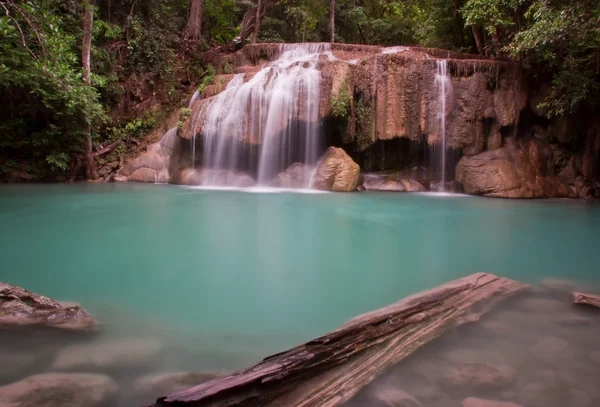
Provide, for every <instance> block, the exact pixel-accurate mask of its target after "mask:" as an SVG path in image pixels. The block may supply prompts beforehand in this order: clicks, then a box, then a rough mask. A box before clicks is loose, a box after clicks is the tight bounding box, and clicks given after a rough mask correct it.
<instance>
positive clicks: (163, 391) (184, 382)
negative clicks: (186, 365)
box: [134, 372, 220, 397]
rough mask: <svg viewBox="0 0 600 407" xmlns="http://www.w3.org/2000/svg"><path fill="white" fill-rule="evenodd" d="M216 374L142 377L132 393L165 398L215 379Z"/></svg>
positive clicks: (195, 373)
mask: <svg viewBox="0 0 600 407" xmlns="http://www.w3.org/2000/svg"><path fill="white" fill-rule="evenodd" d="M219 376H220V375H218V374H216V373H199V372H185V373H163V374H153V375H148V376H143V377H141V378H139V379H138V380H137V381H136V382H135V384H134V391H135V392H136V393H138V394H141V395H145V394H148V395H150V396H156V397H159V396H165V395H168V394H173V393H177V392H179V391H182V390H185V389H188V388H190V387H194V386H197V385H199V384H202V383H205V382H208V381H210V380H213V379H216V378H217V377H219Z"/></svg>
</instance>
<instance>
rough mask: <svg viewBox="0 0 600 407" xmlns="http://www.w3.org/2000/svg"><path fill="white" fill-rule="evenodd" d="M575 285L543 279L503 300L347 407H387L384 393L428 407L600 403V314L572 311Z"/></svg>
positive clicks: (418, 354) (589, 406) (420, 352)
mask: <svg viewBox="0 0 600 407" xmlns="http://www.w3.org/2000/svg"><path fill="white" fill-rule="evenodd" d="M573 287H574V284H573V283H572V282H569V281H554V280H551V281H544V284H543V286H542V285H539V286H534V287H532V288H531V289H530V290H529V291H528V292H527V293H524V294H522V295H519V296H516V297H513V298H510V299H508V300H507V301H506V302H505V303H502V304H500V306H498V307H497V309H494V310H492V311H491V312H490V313H489V314H486V316H484V318H483V319H482V320H480V321H478V322H474V323H472V324H466V325H464V326H462V327H459V328H458V329H455V330H453V331H450V332H448V333H446V334H445V335H443V336H442V337H440V338H438V339H436V340H435V341H433V342H432V343H430V344H427V345H426V346H424V347H423V348H421V349H419V350H417V351H416V352H415V353H413V354H412V355H410V356H409V357H408V358H407V359H406V360H404V361H403V362H401V363H399V364H398V365H397V366H395V367H392V368H391V369H389V371H388V372H386V373H384V374H383V375H381V376H380V377H378V378H377V379H375V380H374V381H373V382H372V383H371V384H369V385H368V386H367V387H365V388H364V389H362V390H361V391H360V392H359V393H358V394H357V395H356V396H355V397H354V398H353V399H352V400H350V401H349V402H347V403H346V404H344V406H345V407H359V406H360V407H379V406H385V405H386V404H383V403H382V401H381V399H380V398H379V392H380V391H381V389H386V388H391V389H399V390H401V391H403V392H407V393H408V394H411V395H412V396H414V397H415V398H416V399H417V400H419V401H420V402H421V403H422V404H423V405H426V406H432V407H448V406H461V405H462V406H463V407H564V406H569V407H592V406H598V405H600V388H598V384H597V378H598V375H599V374H600V346H599V345H598V342H597V338H598V335H600V315H599V313H598V312H596V310H595V309H593V308H589V307H576V306H573V304H572V303H571V298H570V293H569V290H570V289H572V288H573ZM589 289H590V291H593V292H597V290H595V291H594V290H592V288H589Z"/></svg>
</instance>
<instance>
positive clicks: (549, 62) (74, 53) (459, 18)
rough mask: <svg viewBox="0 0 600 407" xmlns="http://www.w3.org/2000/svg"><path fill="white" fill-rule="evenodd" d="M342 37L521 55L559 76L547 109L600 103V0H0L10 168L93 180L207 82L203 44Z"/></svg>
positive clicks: (1, 144)
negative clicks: (98, 165) (109, 159)
mask: <svg viewBox="0 0 600 407" xmlns="http://www.w3.org/2000/svg"><path fill="white" fill-rule="evenodd" d="M332 28H333V29H332ZM332 38H333V40H334V41H335V42H346V43H360V44H380V45H421V46H425V47H437V48H446V49H451V50H457V51H463V52H471V53H479V54H482V55H486V56H489V57H495V58H512V59H515V60H517V61H519V62H520V63H521V64H522V66H523V67H524V69H527V70H530V72H532V73H534V74H535V75H545V76H547V77H548V78H550V81H551V83H552V87H551V89H550V92H549V96H548V98H547V99H546V100H545V101H544V102H543V103H544V104H545V105H546V107H547V110H548V112H549V115H561V114H566V113H569V112H572V111H574V110H576V109H579V108H581V105H582V104H585V106H586V107H587V108H590V107H594V106H597V105H598V101H599V100H600V98H599V94H600V2H599V1H597V0H453V1H447V0H191V1H190V0H96V1H94V0H83V1H80V0H21V1H19V0H0V95H1V97H2V103H3V107H2V109H1V110H0V178H2V177H6V176H7V175H8V174H10V173H14V172H15V171H20V172H25V173H26V174H27V178H28V179H30V180H44V179H68V178H73V177H74V176H75V175H77V174H78V173H79V174H80V175H85V177H87V178H91V179H93V178H96V177H97V174H96V173H95V168H94V162H95V160H97V159H99V158H100V157H101V156H102V155H103V154H105V153H107V152H112V153H114V152H116V153H117V154H120V155H122V154H124V153H125V152H126V151H127V149H128V148H131V147H132V146H135V145H136V144H138V143H139V141H138V140H139V139H140V138H141V137H143V136H144V135H145V134H147V133H148V131H150V130H151V129H152V128H154V127H155V126H157V124H158V123H159V122H160V121H161V120H163V119H164V118H165V116H166V115H167V114H168V111H169V107H170V108H171V109H173V108H175V107H176V106H179V104H180V102H181V101H182V100H183V98H184V97H189V94H190V93H191V92H192V91H193V90H194V89H196V88H197V87H198V86H199V85H200V84H201V83H202V82H203V80H204V81H205V82H206V80H207V79H206V78H210V76H211V67H210V66H209V65H208V64H207V63H206V62H205V58H204V56H205V55H206V53H207V52H214V51H215V50H216V49H219V50H222V51H233V50H234V49H235V48H236V47H239V46H243V44H244V43H248V42H300V41H331V39H332Z"/></svg>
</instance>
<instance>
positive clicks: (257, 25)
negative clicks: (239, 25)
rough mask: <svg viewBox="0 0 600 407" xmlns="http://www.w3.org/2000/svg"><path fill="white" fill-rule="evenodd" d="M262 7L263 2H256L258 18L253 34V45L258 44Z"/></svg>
mask: <svg viewBox="0 0 600 407" xmlns="http://www.w3.org/2000/svg"><path fill="white" fill-rule="evenodd" d="M261 7H262V1H261V0H257V2H256V17H255V18H254V32H253V33H252V44H256V40H257V39H258V30H259V29H260V8H261Z"/></svg>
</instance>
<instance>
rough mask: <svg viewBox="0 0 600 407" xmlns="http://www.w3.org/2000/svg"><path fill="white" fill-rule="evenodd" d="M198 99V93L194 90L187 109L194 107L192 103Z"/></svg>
mask: <svg viewBox="0 0 600 407" xmlns="http://www.w3.org/2000/svg"><path fill="white" fill-rule="evenodd" d="M199 98H200V91H198V90H196V91H195V92H194V94H193V95H192V98H191V99H190V103H189V104H188V109H191V108H192V107H193V106H194V103H196V101H197V100H198V99H199Z"/></svg>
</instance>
